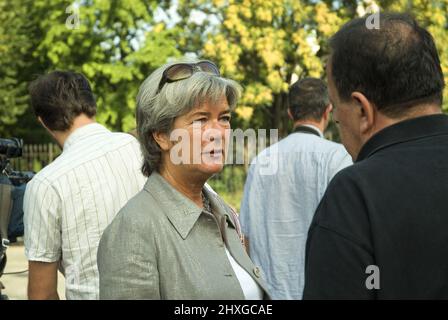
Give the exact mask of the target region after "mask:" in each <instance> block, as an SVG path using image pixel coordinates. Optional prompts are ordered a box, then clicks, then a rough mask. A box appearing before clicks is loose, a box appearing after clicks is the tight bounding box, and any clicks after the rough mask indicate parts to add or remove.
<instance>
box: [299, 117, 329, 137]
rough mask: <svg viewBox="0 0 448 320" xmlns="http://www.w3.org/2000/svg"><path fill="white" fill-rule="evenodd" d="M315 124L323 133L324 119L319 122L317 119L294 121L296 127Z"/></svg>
mask: <svg viewBox="0 0 448 320" xmlns="http://www.w3.org/2000/svg"><path fill="white" fill-rule="evenodd" d="M306 125H309V126H313V127H316V128H317V129H319V130H320V132H321V133H322V134H323V133H324V131H325V123H324V121H323V120H322V121H321V122H317V121H312V120H297V121H294V129H295V128H297V127H298V126H306Z"/></svg>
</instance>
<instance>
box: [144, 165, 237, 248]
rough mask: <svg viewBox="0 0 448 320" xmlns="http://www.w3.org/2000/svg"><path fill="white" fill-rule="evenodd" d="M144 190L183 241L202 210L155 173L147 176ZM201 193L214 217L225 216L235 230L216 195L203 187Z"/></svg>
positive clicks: (228, 214)
mask: <svg viewBox="0 0 448 320" xmlns="http://www.w3.org/2000/svg"><path fill="white" fill-rule="evenodd" d="M144 189H145V190H146V191H147V192H149V193H150V194H152V195H153V196H154V197H155V198H156V199H157V200H158V201H159V203H160V205H161V207H162V209H163V210H164V212H165V214H166V216H167V217H168V219H169V220H170V222H171V224H172V225H173V226H174V228H175V229H176V231H177V232H178V233H179V234H180V236H181V237H182V239H184V240H185V239H186V238H187V236H188V234H189V233H190V231H191V229H192V228H193V226H194V224H195V223H196V221H197V220H198V218H199V216H200V215H201V213H202V212H203V210H202V209H201V208H199V207H198V206H197V205H196V204H195V203H194V202H193V201H191V200H190V199H188V198H187V197H186V196H185V195H183V194H182V193H180V192H179V191H177V190H176V189H175V188H174V187H173V186H171V185H170V184H169V183H168V181H166V180H165V178H163V177H162V176H161V175H160V174H159V173H157V172H153V173H152V174H151V175H150V176H149V178H148V180H147V181H146V184H145V186H144ZM202 191H203V192H204V193H205V195H206V196H207V197H208V198H209V200H210V205H211V207H212V210H213V213H214V214H215V215H225V216H227V218H226V219H227V220H228V221H229V222H230V224H231V225H232V226H233V227H234V228H235V225H234V223H233V219H232V217H231V213H229V212H228V210H226V209H225V207H224V204H223V203H222V200H220V199H219V197H218V195H217V194H216V193H214V192H213V191H211V190H209V188H207V187H203V189H202ZM219 221H220V220H219V219H218V222H219Z"/></svg>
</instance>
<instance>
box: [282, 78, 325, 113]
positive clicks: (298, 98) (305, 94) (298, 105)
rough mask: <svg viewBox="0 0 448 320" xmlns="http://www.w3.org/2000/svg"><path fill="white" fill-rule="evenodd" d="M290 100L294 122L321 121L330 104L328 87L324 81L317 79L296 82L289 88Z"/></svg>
mask: <svg viewBox="0 0 448 320" xmlns="http://www.w3.org/2000/svg"><path fill="white" fill-rule="evenodd" d="M288 99H289V110H290V111H291V115H292V117H293V119H294V121H297V120H315V121H320V120H321V119H322V116H323V115H324V113H325V110H326V109H327V107H328V105H329V104H330V100H329V98H328V90H327V86H326V85H325V83H324V82H323V81H322V80H320V79H315V78H304V79H302V80H299V81H297V82H295V83H294V84H293V85H292V86H291V87H290V88H289V93H288Z"/></svg>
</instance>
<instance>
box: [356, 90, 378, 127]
mask: <svg viewBox="0 0 448 320" xmlns="http://www.w3.org/2000/svg"><path fill="white" fill-rule="evenodd" d="M351 97H352V99H353V100H354V101H355V103H356V104H357V105H358V106H359V108H360V109H359V117H360V119H359V131H360V133H361V134H368V133H369V132H370V131H371V130H372V129H373V127H374V125H375V116H376V107H375V105H374V104H373V103H372V102H370V101H369V100H368V99H367V98H366V96H365V95H364V94H362V93H361V92H358V91H355V92H352V95H351Z"/></svg>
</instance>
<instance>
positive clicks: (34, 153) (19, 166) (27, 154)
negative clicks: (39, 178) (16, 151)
mask: <svg viewBox="0 0 448 320" xmlns="http://www.w3.org/2000/svg"><path fill="white" fill-rule="evenodd" d="M59 154H61V149H60V148H59V147H58V146H57V145H56V144H54V143H47V144H27V145H24V147H23V152H22V157H21V158H14V159H11V167H12V169H13V170H15V171H34V172H38V171H39V170H40V169H42V168H43V167H45V166H46V165H48V164H49V163H51V162H52V161H53V160H54V159H56V157H57V156H58V155H59Z"/></svg>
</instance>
